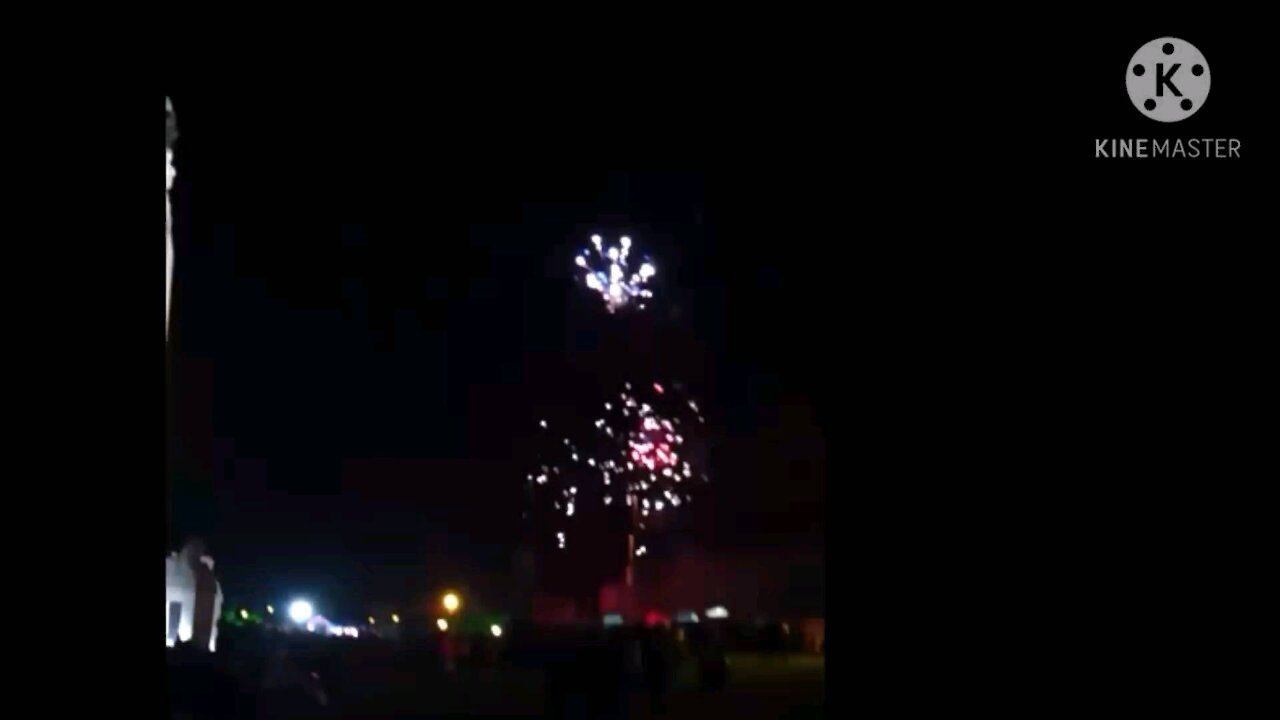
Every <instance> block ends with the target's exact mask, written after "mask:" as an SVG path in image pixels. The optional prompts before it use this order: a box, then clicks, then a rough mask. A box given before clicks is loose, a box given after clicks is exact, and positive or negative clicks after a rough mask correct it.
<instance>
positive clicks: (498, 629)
mask: <svg viewBox="0 0 1280 720" xmlns="http://www.w3.org/2000/svg"><path fill="white" fill-rule="evenodd" d="M489 632H490V633H492V634H493V636H494V637H496V638H498V637H502V626H501V625H490V626H489Z"/></svg>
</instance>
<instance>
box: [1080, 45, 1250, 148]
mask: <svg viewBox="0 0 1280 720" xmlns="http://www.w3.org/2000/svg"><path fill="white" fill-rule="evenodd" d="M1212 80H1213V73H1212V72H1210V69H1209V60H1208V58H1206V57H1205V56H1204V53H1202V52H1200V50H1199V49H1198V48H1197V47H1196V46H1195V45H1193V44H1192V43H1190V42H1188V41H1186V40H1183V39H1181V38H1174V37H1162V38H1156V39H1155V40H1152V41H1150V42H1148V43H1146V44H1144V45H1142V46H1141V47H1139V48H1138V50H1137V52H1135V53H1134V54H1133V56H1132V57H1131V58H1130V59H1129V63H1128V65H1127V66H1126V67H1125V89H1126V90H1127V91H1128V94H1129V101H1130V102H1132V103H1133V107H1134V108H1135V109H1136V110H1137V111H1138V112H1139V113H1142V115H1143V116H1145V117H1146V118H1148V119H1149V120H1151V121H1152V122H1153V123H1162V124H1164V125H1165V126H1169V125H1173V124H1176V123H1182V122H1184V121H1186V120H1188V119H1189V118H1191V117H1192V116H1195V115H1197V114H1199V113H1200V112H1201V111H1202V110H1203V112H1204V113H1205V114H1206V115H1208V114H1209V113H1212V112H1213V110H1212V106H1211V105H1209V103H1208V100H1209V89H1210V87H1211V85H1212ZM1206 106H1208V109H1205V108H1206ZM1178 127H1179V129H1181V128H1182V127H1190V126H1181V125H1179V126H1178ZM1153 134H1154V133H1153ZM1162 134H1164V133H1162ZM1093 154H1094V157H1095V158H1107V159H1111V158H1136V159H1148V158H1176V159H1184V158H1186V159H1198V158H1210V159H1219V158H1220V159H1230V158H1238V157H1240V140H1239V139H1238V138H1205V137H1194V136H1186V137H1168V136H1167V135H1166V136H1165V137H1136V138H1097V139H1095V140H1094V151H1093Z"/></svg>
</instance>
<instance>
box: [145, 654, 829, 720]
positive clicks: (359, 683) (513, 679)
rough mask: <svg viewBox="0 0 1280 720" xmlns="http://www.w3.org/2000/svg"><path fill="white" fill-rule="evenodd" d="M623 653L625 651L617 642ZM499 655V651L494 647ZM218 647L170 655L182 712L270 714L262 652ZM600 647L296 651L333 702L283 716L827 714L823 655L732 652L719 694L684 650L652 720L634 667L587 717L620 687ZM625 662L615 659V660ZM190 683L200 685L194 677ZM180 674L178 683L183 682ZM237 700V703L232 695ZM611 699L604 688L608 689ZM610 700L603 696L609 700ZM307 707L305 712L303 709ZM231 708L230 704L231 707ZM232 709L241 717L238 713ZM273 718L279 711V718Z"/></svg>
mask: <svg viewBox="0 0 1280 720" xmlns="http://www.w3.org/2000/svg"><path fill="white" fill-rule="evenodd" d="M612 647H615V648H616V647H620V646H616V645H615V646H612ZM491 649H496V648H491ZM228 650H229V651H228V652H224V651H223V650H222V648H220V650H219V652H218V653H217V655H214V656H209V655H204V656H203V659H202V660H197V661H196V664H197V665H199V664H201V663H208V665H207V667H208V668H210V670H207V671H206V670H200V671H197V672H196V673H194V674H193V673H192V672H191V671H190V669H189V667H190V666H189V665H188V666H184V667H186V668H187V669H185V670H184V669H183V667H179V666H178V665H177V664H174V663H173V658H174V657H175V656H173V655H171V667H170V690H171V693H173V696H174V708H175V713H174V716H175V717H200V716H201V715H199V714H194V713H191V714H187V715H182V714H181V713H180V712H179V711H180V710H181V709H184V708H195V707H202V708H205V709H206V710H207V711H208V714H206V715H204V716H205V717H232V716H238V717H259V718H264V720H265V717H267V715H264V713H267V714H268V715H269V713H268V711H267V710H266V709H265V708H264V706H263V704H262V703H261V702H258V701H256V700H254V699H251V692H252V691H246V688H248V687H251V686H252V685H253V682H254V681H253V680H252V679H246V678H254V677H260V676H261V672H260V668H261V665H260V663H258V662H257V661H255V660H253V659H250V658H252V657H253V656H255V655H260V654H261V653H257V652H256V651H255V650H253V649H246V646H243V645H242V646H241V647H239V648H234V649H232V648H228ZM610 652H611V651H610V650H608V649H607V648H606V647H605V646H603V645H599V644H592V643H581V644H576V645H573V646H567V645H565V646H561V647H560V648H559V649H558V650H555V651H553V652H552V653H547V652H546V651H545V648H539V649H535V650H533V651H532V652H528V653H521V652H516V653H506V654H505V655H504V656H503V657H502V658H501V659H499V658H498V656H497V655H496V654H495V655H489V659H488V661H483V660H479V659H476V658H471V659H463V660H462V662H460V663H459V668H458V670H457V672H456V673H454V674H452V675H447V674H445V673H444V672H442V670H441V663H440V660H439V657H438V656H436V655H435V653H434V651H433V650H432V649H431V648H430V647H428V646H420V647H416V648H415V647H407V646H403V645H402V646H395V645H390V644H384V643H364V642H360V643H355V642H353V643H350V644H347V643H345V642H343V641H339V642H338V643H333V642H330V643H327V644H326V643H306V642H304V643H303V644H300V645H299V644H295V645H293V646H292V649H291V651H290V653H289V655H290V658H292V660H293V662H294V663H295V664H296V666H297V667H298V668H300V669H301V670H302V671H304V672H306V673H316V675H317V676H318V677H320V678H322V680H321V683H322V685H323V686H324V687H325V691H326V693H327V694H328V697H329V705H328V707H326V708H318V707H315V706H314V705H311V706H309V707H308V706H307V704H306V703H305V702H304V703H302V704H301V705H295V704H290V705H287V707H288V708H289V709H287V710H283V711H280V712H281V713H282V714H281V715H280V716H285V715H287V716H288V717H292V718H298V719H299V720H301V718H302V717H303V716H305V717H316V718H362V719H364V720H379V719H380V718H435V717H484V718H503V717H506V718H539V717H556V716H557V715H556V711H555V708H556V707H565V706H566V705H567V706H569V707H571V708H574V709H573V710H571V711H570V712H569V713H568V714H567V715H561V717H628V718H648V717H659V716H660V717H665V718H699V719H700V720H702V719H705V718H762V719H763V718H816V717H822V716H823V696H824V689H825V663H824V659H823V657H822V656H819V655H812V654H804V653H797V652H774V653H765V652H735V653H730V654H729V655H728V663H729V673H728V683H727V686H726V687H725V688H724V689H723V690H720V691H711V690H703V689H701V688H700V686H699V674H698V665H697V662H696V660H694V659H693V658H692V657H691V656H689V655H688V654H687V653H686V654H685V655H684V656H683V657H674V656H673V659H672V660H671V661H669V662H670V665H669V669H670V671H669V672H670V674H669V677H670V683H669V690H668V692H666V693H665V696H664V700H665V708H664V711H663V712H662V713H660V714H655V713H654V712H653V710H652V709H651V706H650V696H649V693H648V691H647V688H646V686H645V682H644V678H643V676H642V675H641V674H640V673H639V672H635V671H633V672H632V674H631V675H630V676H629V677H628V679H627V681H626V685H625V688H626V689H625V698H626V699H625V706H626V710H625V711H624V713H622V714H616V713H615V714H606V713H604V712H602V711H600V710H598V709H593V710H586V709H585V705H583V703H584V702H585V701H584V700H583V698H584V697H585V696H586V694H587V693H588V692H592V691H594V689H596V688H608V687H614V688H619V687H622V685H620V684H619V683H618V682H617V681H618V680H619V679H620V678H622V677H623V673H622V672H621V671H619V670H617V668H621V667H622V665H621V660H620V658H622V657H623V656H622V654H621V653H618V654H612V655H611V654H610ZM615 660H618V662H617V663H615V662H614V661H615ZM193 678H195V679H194V680H193ZM180 679H181V680H180ZM557 684H558V685H559V686H561V687H563V688H566V690H565V692H564V693H563V696H564V697H567V698H568V700H567V701H566V702H565V703H564V704H559V703H556V702H554V701H553V700H552V697H553V695H552V688H553V687H555V686H556V685H557ZM232 696H237V699H230V698H231V697H232ZM604 696H606V697H607V696H608V692H607V691H606V693H604ZM607 702H608V701H606V703H607ZM300 707H307V709H306V710H305V711H304V710H301V709H300ZM232 708H235V709H232ZM236 713H239V714H238V715H236ZM272 716H274V715H272Z"/></svg>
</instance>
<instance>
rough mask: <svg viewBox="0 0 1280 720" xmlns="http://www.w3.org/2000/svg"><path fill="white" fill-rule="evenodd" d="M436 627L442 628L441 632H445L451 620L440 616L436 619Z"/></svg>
mask: <svg viewBox="0 0 1280 720" xmlns="http://www.w3.org/2000/svg"><path fill="white" fill-rule="evenodd" d="M436 627H438V628H440V632H445V631H447V630H448V629H449V621H448V620H445V619H444V618H439V619H437V620H436Z"/></svg>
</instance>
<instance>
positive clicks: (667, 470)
mask: <svg viewBox="0 0 1280 720" xmlns="http://www.w3.org/2000/svg"><path fill="white" fill-rule="evenodd" d="M662 477H671V468H669V467H665V468H662Z"/></svg>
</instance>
